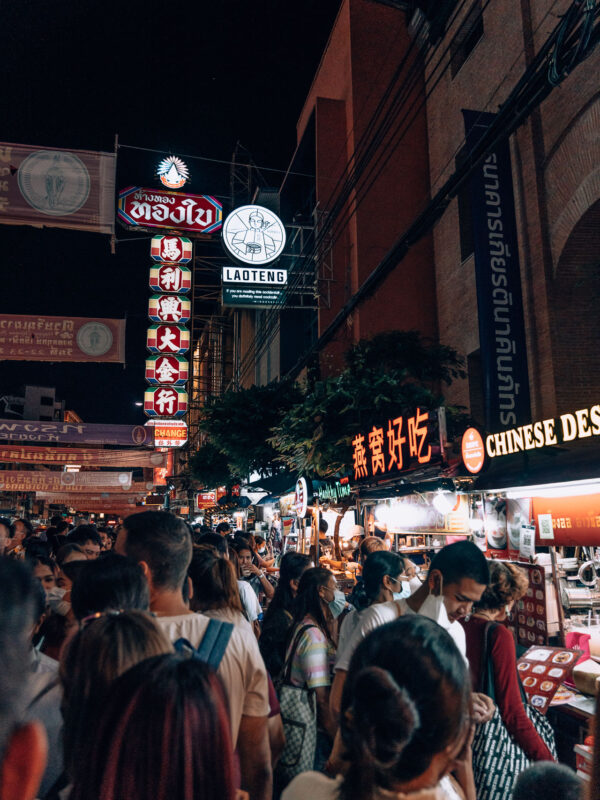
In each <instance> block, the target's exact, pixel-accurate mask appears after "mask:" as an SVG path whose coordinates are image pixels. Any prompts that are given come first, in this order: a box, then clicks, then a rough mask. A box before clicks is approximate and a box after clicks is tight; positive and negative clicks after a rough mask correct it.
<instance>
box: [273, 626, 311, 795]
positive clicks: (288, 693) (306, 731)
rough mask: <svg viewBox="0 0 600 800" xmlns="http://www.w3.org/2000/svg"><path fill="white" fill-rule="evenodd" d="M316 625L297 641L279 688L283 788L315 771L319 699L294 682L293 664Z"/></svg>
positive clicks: (278, 766)
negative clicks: (292, 681) (299, 646)
mask: <svg viewBox="0 0 600 800" xmlns="http://www.w3.org/2000/svg"><path fill="white" fill-rule="evenodd" d="M314 627H316V626H315V625H303V626H302V627H301V628H300V630H299V631H298V633H297V634H296V636H295V638H294V642H293V645H292V647H291V649H290V653H289V656H288V658H287V661H286V664H285V669H284V674H283V678H282V680H281V682H280V683H279V686H278V694H279V704H280V706H281V719H282V721H283V730H284V733H285V746H284V748H283V752H282V753H281V756H280V758H279V761H278V762H277V767H276V771H277V773H278V779H281V782H282V785H285V784H286V783H289V781H291V780H292V778H294V777H295V776H296V775H298V774H299V773H300V772H307V771H309V770H312V769H313V766H314V761H315V752H316V747H317V700H316V696H315V692H314V691H313V690H311V689H308V688H307V687H299V686H293V685H292V683H291V674H292V663H293V661H294V656H295V654H296V650H297V649H298V644H299V642H300V638H301V636H302V634H303V633H304V632H305V631H307V630H308V629H309V628H314Z"/></svg>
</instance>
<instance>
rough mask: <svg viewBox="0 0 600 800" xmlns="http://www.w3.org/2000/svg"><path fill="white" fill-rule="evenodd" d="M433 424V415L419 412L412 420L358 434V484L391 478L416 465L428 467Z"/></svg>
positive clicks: (391, 422) (395, 421) (354, 451)
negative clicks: (364, 481)
mask: <svg viewBox="0 0 600 800" xmlns="http://www.w3.org/2000/svg"><path fill="white" fill-rule="evenodd" d="M429 422H430V418H429V412H428V411H421V409H420V408H418V409H417V411H416V413H415V414H414V415H413V416H412V417H394V418H392V419H389V420H387V421H386V422H385V423H384V424H383V425H382V426H381V427H377V426H376V425H373V427H372V429H371V430H370V431H367V432H366V434H364V433H357V434H356V436H355V437H354V438H353V439H352V448H353V449H352V465H353V469H354V480H355V481H357V480H364V479H365V478H379V477H381V478H389V477H391V476H392V475H395V474H397V473H398V472H402V471H403V470H406V469H409V468H410V467H411V466H416V464H428V463H429V462H430V461H431V456H432V449H431V445H430V444H429V438H430V432H431V431H430V426H429ZM411 462H412V463H411ZM415 462H416V463H415Z"/></svg>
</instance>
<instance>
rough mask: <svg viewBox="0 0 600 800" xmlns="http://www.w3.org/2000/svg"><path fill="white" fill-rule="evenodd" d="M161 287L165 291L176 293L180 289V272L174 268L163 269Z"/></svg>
mask: <svg viewBox="0 0 600 800" xmlns="http://www.w3.org/2000/svg"><path fill="white" fill-rule="evenodd" d="M160 285H161V286H162V288H163V289H164V290H165V292H168V291H171V290H172V291H174V292H176V291H177V290H178V289H179V270H178V269H173V267H167V268H166V269H163V271H162V272H161V275H160Z"/></svg>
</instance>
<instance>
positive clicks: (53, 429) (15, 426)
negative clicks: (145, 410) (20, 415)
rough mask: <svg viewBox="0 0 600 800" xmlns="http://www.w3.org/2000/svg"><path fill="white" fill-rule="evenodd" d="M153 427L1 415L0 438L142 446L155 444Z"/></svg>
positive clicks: (24, 440) (25, 440)
mask: <svg viewBox="0 0 600 800" xmlns="http://www.w3.org/2000/svg"><path fill="white" fill-rule="evenodd" d="M152 439H153V431H152V428H150V427H148V428H146V427H145V426H144V425H94V424H90V423H87V422H36V421H34V420H14V419H0V441H4V440H6V441H10V442H56V443H58V442H64V443H65V444H102V445H104V444H117V445H123V446H127V445H129V446H135V445H137V446H138V447H141V446H142V445H149V446H151V445H152V444H153V441H152Z"/></svg>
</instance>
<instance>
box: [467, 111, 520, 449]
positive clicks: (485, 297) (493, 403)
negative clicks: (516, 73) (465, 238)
mask: <svg viewBox="0 0 600 800" xmlns="http://www.w3.org/2000/svg"><path fill="white" fill-rule="evenodd" d="M463 115H464V119H465V130H466V142H467V150H468V151H469V152H472V151H473V150H474V148H475V147H476V145H477V143H478V142H479V140H480V139H481V136H482V135H483V134H484V133H485V131H486V130H487V129H488V127H489V126H490V124H491V123H492V121H493V120H494V118H495V115H494V114H487V113H483V112H480V111H465V110H463ZM470 186H471V216H472V222H473V249H474V255H475V277H476V285H477V309H478V315H479V341H480V352H481V367H482V372H483V389H484V405H485V417H486V419H485V423H486V428H487V429H488V431H490V432H491V433H495V432H497V431H500V430H502V429H503V428H507V427H510V426H511V425H520V424H522V423H525V422H527V421H529V420H530V419H531V409H530V402H529V372H528V369H527V349H526V342H525V325H524V320H523V300H522V293H521V270H520V266H519V249H518V240H517V223H516V218H515V200H514V193H513V183H512V168H511V159H510V148H509V143H508V139H504V140H502V141H501V142H499V143H498V144H497V146H496V147H495V149H494V151H493V152H491V153H489V154H488V155H487V156H486V158H485V159H484V161H483V163H482V164H481V165H480V166H479V167H478V168H477V169H476V170H475V172H474V173H473V175H472V176H471V181H470Z"/></svg>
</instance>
